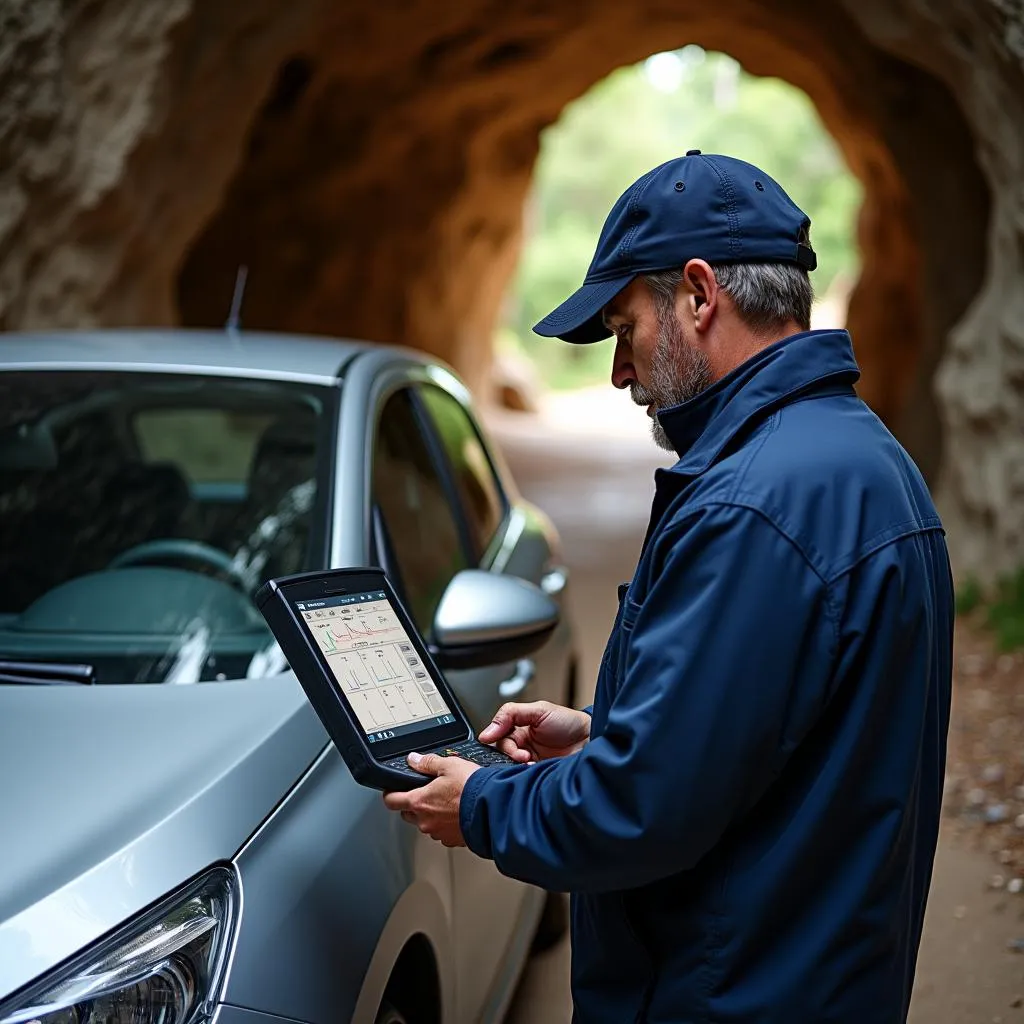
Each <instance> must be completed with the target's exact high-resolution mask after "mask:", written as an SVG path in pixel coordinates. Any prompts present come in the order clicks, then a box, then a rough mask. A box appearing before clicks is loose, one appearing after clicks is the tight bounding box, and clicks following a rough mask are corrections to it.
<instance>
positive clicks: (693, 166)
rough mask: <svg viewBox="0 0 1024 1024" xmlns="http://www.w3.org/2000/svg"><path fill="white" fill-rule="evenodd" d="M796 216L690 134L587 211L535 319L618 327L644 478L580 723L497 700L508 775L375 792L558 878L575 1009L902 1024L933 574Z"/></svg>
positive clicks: (761, 181) (918, 876) (587, 1015)
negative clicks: (571, 263) (825, 322)
mask: <svg viewBox="0 0 1024 1024" xmlns="http://www.w3.org/2000/svg"><path fill="white" fill-rule="evenodd" d="M808 229H809V221H808V219H807V217H806V216H804V214H803V213H801V211H800V210H799V209H797V207H796V206H795V205H794V204H793V203H792V201H791V200H790V199H789V197H788V196H787V195H786V194H785V193H784V192H783V191H782V189H781V188H780V187H779V186H778V185H777V184H776V183H775V182H774V181H772V179H771V178H769V177H768V175H766V174H764V173H763V172H762V171H759V170H757V169H756V168H755V167H752V166H750V165H749V164H746V163H743V162H741V161H738V160H733V159H729V158H727V157H721V156H704V155H701V154H700V152H699V151H696V150H693V151H691V152H689V153H688V154H687V155H686V156H685V157H683V158H681V159H678V160H674V161H671V162H669V163H667V164H664V165H662V166H661V167H658V168H656V169H655V170H653V171H651V172H650V173H649V174H647V175H645V176H644V177H643V178H641V179H640V180H639V181H638V182H636V183H635V184H634V185H633V186H631V187H630V188H629V189H628V190H627V191H626V193H625V194H624V195H623V196H622V197H621V198H620V199H619V200H618V202H617V203H616V204H615V206H614V207H613V209H612V211H611V214H610V215H609V217H608V220H607V222H606V223H605V226H604V229H603V231H602V234H601V238H600V241H599V243H598V246H597V252H596V255H595V257H594V261H593V263H592V264H591V267H590V269H589V271H588V272H587V277H586V280H585V282H584V284H583V286H582V287H581V288H580V290H579V291H578V292H576V294H575V295H573V296H572V297H571V298H570V299H568V300H567V301H566V302H565V303H563V304H562V305H561V306H560V307H559V308H558V309H556V310H555V311H554V312H553V313H551V314H550V315H549V316H548V317H546V318H545V319H544V320H543V321H541V323H540V324H538V326H537V328H536V330H537V331H538V332H539V333H541V334H544V335H548V336H558V337H561V338H563V339H565V340H566V341H569V342H573V343H579V344H586V343H587V342H592V341H597V340H598V339H599V338H601V337H604V336H606V335H607V334H608V333H613V334H614V335H615V336H616V338H617V343H616V349H615V356H614V365H613V368H612V381H613V383H614V384H615V386H616V387H619V388H627V387H628V388H629V389H630V391H631V393H632V397H633V400H634V401H636V402H638V403H639V404H641V405H645V406H647V411H648V413H649V414H650V415H651V416H652V417H653V418H654V420H653V422H654V435H655V438H656V439H657V440H658V441H659V443H661V444H664V445H666V446H670V447H671V448H673V449H674V450H675V452H676V453H677V455H678V457H679V461H678V462H677V463H676V464H675V465H674V466H673V467H672V468H671V469H669V470H658V471H657V473H656V482H657V487H656V494H655V498H654V504H653V508H652V512H651V521H650V526H649V528H648V531H647V536H646V539H645V542H644V546H643V549H642V553H641V556H640V560H639V564H638V565H637V568H636V572H635V574H634V576H633V579H632V581H631V582H630V584H629V585H628V588H626V587H623V588H620V606H619V612H618V615H617V616H616V619H615V625H614V628H613V630H612V635H611V638H610V640H609V642H608V646H607V648H606V650H605V654H604V660H603V661H602V664H601V670H600V676H599V679H598V681H597V690H596V698H595V702H594V705H593V708H592V712H591V714H592V717H591V714H588V713H585V712H578V711H572V710H569V709H565V708H556V707H554V706H552V705H550V704H544V703H541V704H525V705H514V704H513V705H506V706H505V707H503V708H502V709H501V710H500V711H499V713H498V715H497V716H496V718H495V720H494V722H493V723H492V724H491V725H490V726H488V727H487V729H485V730H484V732H483V733H482V734H481V737H480V738H481V739H482V740H483V741H484V742H498V744H499V746H501V747H502V749H505V750H506V751H509V752H512V753H514V756H515V757H516V759H517V760H520V761H523V762H536V763H534V764H524V765H522V766H519V765H517V766H514V767H505V768H483V769H477V768H475V767H474V766H472V765H469V764H467V763H466V762H460V761H457V760H443V759H440V758H434V757H430V758H417V757H416V756H415V755H411V756H410V761H411V762H412V763H414V764H415V765H416V766H417V767H418V768H419V769H420V770H421V771H424V772H426V773H428V774H430V775H436V776H438V778H437V779H436V780H435V781H433V782H431V783H430V784H429V785H427V786H425V787H423V788H422V789H420V790H418V791H416V792H414V793H409V794H388V795H387V796H386V798H385V799H386V802H387V804H388V806H389V807H392V808H394V809H397V810H401V811H402V813H403V817H405V818H406V819H407V820H409V821H412V822H415V823H417V824H418V825H419V827H420V829H421V830H422V831H424V832H426V833H428V834H430V835H432V836H434V837H435V838H438V839H440V840H441V841H442V842H444V843H445V844H446V845H456V844H462V843H465V844H466V845H468V846H469V848H470V849H471V850H473V851H474V852H475V853H477V854H479V855H480V856H482V857H492V858H493V859H494V861H495V863H496V864H497V866H498V868H499V869H500V870H501V871H503V872H504V873H505V874H508V875H512V876H514V877H517V878H522V879H524V880H526V881H528V882H532V883H534V884H536V885H540V886H543V887H545V888H548V889H554V890H568V891H570V892H571V893H572V894H573V931H572V941H573V963H572V986H573V1001H574V1006H575V1014H576V1019H577V1020H578V1021H580V1022H608V1024H624V1022H627V1021H649V1022H652V1024H653V1022H658V1024H667V1022H673V1024H675V1022H697V1021H714V1022H730V1024H733V1022H735V1024H739V1022H743V1024H755V1022H756V1024H810V1022H821V1021H838V1022H844V1024H864V1022H885V1024H889V1022H894V1021H903V1020H904V1019H905V1018H906V1015H907V1008H908V1003H909V1000H910V992H911V985H912V981H913V974H914V966H915V960H916V956H917V949H918V942H919V939H920V935H921V923H922V917H923V914H924V907H925V900H926V896H927V892H928V885H929V881H930V878H931V869H932V859H933V855H934V851H935V842H936V834H937V829H938V821H939V808H940V798H941V790H942V780H943V770H944V762H945V745H946V730H947V724H948V716H949V700H950V684H951V657H952V653H951V647H952V624H953V594H952V585H951V580H950V573H949V564H948V558H947V552H946V547H945V541H944V539H943V533H942V528H941V525H940V523H939V519H938V517H937V515H936V513H935V509H934V507H933V505H932V502H931V499H930V498H929V495H928V491H927V488H926V487H925V484H924V482H923V480H922V479H921V476H920V474H919V473H918V471H917V469H916V467H915V466H914V464H913V463H912V462H911V460H910V458H909V457H908V456H907V454H906V453H905V452H904V451H903V450H902V448H900V446H899V445H898V444H897V442H896V441H895V439H894V438H893V437H892V436H891V435H890V434H889V432H888V431H887V430H886V429H885V427H884V426H883V425H882V424H881V422H880V421H879V420H878V419H877V417H875V416H874V415H873V414H872V413H871V411H870V410H869V409H868V408H867V407H866V406H865V405H864V404H863V403H862V402H861V401H860V400H859V399H858V398H857V396H856V394H855V392H854V383H855V381H856V380H857V377H858V371H857V366H856V363H855V362H854V358H853V352H852V348H851V342H850V338H849V336H848V335H847V333H846V332H845V331H810V330H809V320H810V307H811V287H810V283H809V280H808V275H807V272H808V270H811V269H813V268H814V266H815V263H816V257H815V255H814V253H813V251H812V250H811V248H810V244H809V240H808Z"/></svg>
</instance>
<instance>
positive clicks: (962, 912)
mask: <svg viewBox="0 0 1024 1024" xmlns="http://www.w3.org/2000/svg"><path fill="white" fill-rule="evenodd" d="M953 916H954V917H955V918H956V919H957V920H958V921H962V920H963V919H964V918H965V917H966V916H967V908H966V907H965V906H964V905H963V904H960V905H959V906H957V907H954V908H953Z"/></svg>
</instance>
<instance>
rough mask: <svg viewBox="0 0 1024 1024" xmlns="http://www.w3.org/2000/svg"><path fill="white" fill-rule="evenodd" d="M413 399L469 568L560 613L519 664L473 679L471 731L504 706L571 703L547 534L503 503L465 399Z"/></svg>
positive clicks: (567, 643) (520, 509)
mask: <svg viewBox="0 0 1024 1024" xmlns="http://www.w3.org/2000/svg"><path fill="white" fill-rule="evenodd" d="M417 395H418V397H419V398H420V400H421V401H422V402H423V405H424V408H425V409H426V411H427V414H428V416H429V417H430V420H431V424H432V426H433V427H434V429H435V432H436V434H437V437H438V441H439V444H440V446H441V448H442V450H443V456H444V459H445V461H446V463H447V467H448V472H449V474H450V475H451V478H452V482H453V491H454V492H455V494H456V496H457V498H458V500H459V503H460V504H461V507H462V517H463V519H464V521H465V523H466V526H467V529H468V533H469V544H470V546H471V549H472V551H473V556H474V558H475V559H476V563H477V564H478V565H480V566H481V567H482V568H485V569H488V570H490V571H491V572H501V573H504V574H506V575H512V576H518V577H520V578H522V579H525V580H528V581H530V582H531V583H534V584H537V585H539V586H541V587H542V588H543V589H544V590H545V591H546V592H547V593H548V594H549V595H550V596H551V597H552V598H553V599H554V600H555V601H556V602H557V603H558V604H559V605H560V607H561V608H562V612H563V615H562V621H561V623H560V625H559V628H558V630H557V632H556V634H555V635H554V636H553V637H552V638H551V639H550V640H549V642H548V643H546V644H545V645H544V647H543V648H542V649H541V650H539V651H536V652H534V654H533V655H531V656H530V658H528V659H523V660H521V661H519V662H510V663H508V664H506V665H495V666H491V667H490V668H487V669H485V670H482V671H481V672H479V673H478V674H477V675H476V676H475V677H474V678H473V680H472V685H471V686H468V687H467V691H468V693H469V694H470V696H469V698H468V699H469V702H470V704H469V706H468V707H467V710H468V711H470V713H471V716H472V715H473V714H474V713H475V718H476V720H475V722H474V724H476V725H478V726H482V725H485V724H486V723H487V722H488V721H489V720H490V718H491V716H492V715H493V712H494V709H495V708H497V707H500V706H501V705H502V704H504V703H505V702H506V701H520V702H523V701H531V700H540V699H545V700H550V701H554V702H555V703H566V702H567V701H569V700H570V699H571V694H569V693H568V686H567V676H568V674H569V671H570V669H569V660H570V654H571V639H570V630H569V624H568V622H567V620H566V616H565V614H564V613H565V608H564V604H563V601H564V598H565V592H564V588H565V584H566V580H567V570H566V569H564V567H562V566H561V565H560V564H559V563H560V559H559V558H558V557H556V552H555V551H553V550H552V542H554V541H555V535H554V531H553V528H552V527H551V525H550V523H548V522H547V520H546V519H545V518H544V516H543V514H542V513H541V512H540V511H539V510H537V509H535V508H533V507H532V506H530V505H528V504H527V503H526V502H523V501H522V500H519V501H517V502H515V504H513V503H512V501H511V500H510V499H509V496H508V494H507V488H506V486H505V483H504V481H503V479H502V474H501V473H500V472H499V471H498V469H497V467H496V466H495V464H494V461H493V459H494V457H495V456H494V454H493V449H492V448H490V446H489V445H488V444H487V442H486V439H485V436H484V434H483V431H482V429H481V427H480V424H479V423H478V422H477V421H476V419H475V417H474V416H473V413H472V408H471V406H469V405H468V396H465V395H463V396H462V397H461V398H460V397H457V396H456V395H455V394H452V393H451V392H449V391H446V390H444V389H442V388H440V387H438V386H436V385H433V384H423V385H420V386H419V387H418V388H417Z"/></svg>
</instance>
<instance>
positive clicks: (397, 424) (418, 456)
mask: <svg viewBox="0 0 1024 1024" xmlns="http://www.w3.org/2000/svg"><path fill="white" fill-rule="evenodd" d="M425 404H426V403H425V402H424V401H423V399H422V396H421V395H418V394H414V392H413V390H412V389H411V388H402V389H400V390H398V391H396V392H394V393H393V394H392V395H390V397H389V398H388V399H387V400H386V401H385V403H384V405H383V407H382V410H381V414H380V418H379V421H378V423H377V428H376V432H375V435H374V441H373V446H372V448H373V454H372V458H373V465H372V470H371V490H372V500H373V505H374V519H375V532H376V534H377V546H378V549H379V550H378V555H379V556H380V560H381V561H382V562H383V563H385V566H386V568H387V569H388V572H389V575H390V576H391V578H392V579H393V581H394V583H395V585H396V587H398V588H399V590H400V592H401V593H402V595H403V598H404V600H405V601H406V602H407V606H408V608H409V610H410V614H411V615H412V618H413V620H414V621H415V623H416V625H417V627H418V628H419V630H420V632H421V633H422V634H423V635H424V636H426V637H428V638H429V636H430V633H431V630H432V625H433V620H434V614H435V613H436V610H437V605H438V603H439V602H440V599H441V596H442V594H443V593H444V590H445V588H446V587H447V585H448V583H449V582H450V580H451V578H452V577H453V576H454V575H455V574H456V573H457V572H458V571H459V570H460V569H463V568H467V567H471V566H475V565H478V564H479V561H480V559H479V547H478V545H479V538H477V539H474V534H473V533H472V532H471V530H472V528H471V527H470V526H469V525H468V524H467V522H466V519H465V516H464V514H463V508H462V499H461V497H460V496H459V492H458V490H457V487H458V485H457V484H456V483H455V481H454V479H453V474H452V472H451V467H450V464H449V462H448V459H447V457H446V456H445V455H444V452H443V449H442V448H441V447H440V446H439V436H440V435H439V433H435V431H434V429H433V427H432V423H433V421H432V420H431V419H428V415H427V412H426V408H425ZM478 498H480V496H478ZM481 500H482V499H481ZM488 500H492V501H500V502H503V504H502V505H501V506H500V507H499V508H497V509H494V510H491V512H490V514H491V515H492V518H493V517H494V516H497V517H498V518H499V519H503V518H504V517H505V515H506V511H507V502H505V501H504V498H503V496H501V495H500V494H499V495H495V494H494V493H493V492H492V494H491V495H490V496H488ZM482 507H483V506H481V508H482ZM380 549H383V550H380ZM515 671H516V666H515V664H511V665H509V664H506V665H502V666H494V667H490V668H484V669H475V670H473V671H471V672H451V673H449V674H448V678H449V681H450V682H451V684H452V687H453V688H454V689H455V691H456V692H457V693H458V695H459V699H460V700H461V701H462V702H463V704H464V706H465V707H466V710H467V713H468V714H469V715H470V717H471V718H472V719H474V725H476V726H477V727H479V726H480V725H481V724H482V722H483V721H484V720H489V718H490V716H491V715H492V714H493V712H494V711H495V710H496V708H497V706H498V704H499V703H501V701H502V700H504V698H503V697H501V696H500V693H499V686H500V684H501V682H502V681H504V680H507V679H508V678H509V676H510V674H514V673H515ZM526 688H528V687H526ZM451 862H452V871H453V879H454V887H453V892H454V896H453V904H454V906H453V914H454V920H453V931H454V937H455V948H456V949H457V950H458V957H459V963H458V967H457V982H456V984H457V985H458V987H459V996H458V1002H459V1006H460V1008H461V1011H462V1014H463V1016H464V1019H467V1020H475V1019H477V1018H478V1017H479V1016H480V1015H481V1013H482V1011H484V1010H485V1008H486V1005H487V999H488V997H489V996H491V995H492V994H493V993H494V992H496V991H498V990H500V989H503V988H504V987H505V986H506V985H507V982H508V979H507V978H506V977H504V974H505V969H506V967H507V966H508V963H507V954H508V952H509V949H510V946H511V945H512V944H513V943H515V942H517V940H518V941H520V942H521V940H522V932H523V929H524V927H525V926H526V924H528V923H529V919H530V917H531V913H530V912H531V908H534V909H535V906H536V903H537V894H536V892H535V891H534V890H531V889H529V888H528V887H527V886H524V885H523V884H522V883H520V882H516V881H514V880H513V879H510V878H506V877H505V876H503V875H501V874H500V873H499V872H498V871H497V869H496V868H495V867H494V864H493V863H492V862H491V861H487V860H481V859H480V858H478V857H476V856H474V855H473V854H471V853H469V852H468V851H467V850H464V849H457V850H452V851H451Z"/></svg>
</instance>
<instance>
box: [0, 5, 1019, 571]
mask: <svg viewBox="0 0 1024 1024" xmlns="http://www.w3.org/2000/svg"><path fill="white" fill-rule="evenodd" d="M688 42H698V43H700V44H702V45H704V46H706V47H708V48H713V49H722V50H725V51H727V52H729V53H731V54H732V55H733V56H735V57H736V58H737V59H738V60H740V61H741V62H742V63H743V64H744V65H745V66H746V67H747V68H748V69H749V70H750V71H752V72H754V73H756V74H774V75H778V76H780V77H784V78H786V79H788V80H789V81H791V82H793V83H794V84H796V85H798V86H800V87H801V88H803V89H804V90H805V91H806V92H807V93H808V94H809V95H810V96H811V97H812V99H813V100H814V101H815V103H816V104H817V105H818V108H819V110H820V112H821V114H822V117H823V119H824V121H825V123H826V124H827V125H828V127H829V128H830V130H831V131H832V132H833V134H834V135H835V137H836V139H837V141H838V143H839V145H840V147H841V148H842V150H843V152H844V154H845V156H846V159H847V161H848V163H849V164H850V166H851V168H852V169H853V171H854V172H855V173H856V174H857V175H858V176H859V177H860V179H861V180H862V182H863V183H864V186H865V204H864V209H863V211H862V215H861V220H860V242H861V248H862V259H863V275H862V279H861V281H860V283H859V284H858V286H857V289H856V290H855V293H854V296H853V298H852V302H851V309H850V326H851V329H852V331H853V333H854V336H855V341H856V344H857V349H858V358H859V359H860V361H861V363H862V366H863V369H864V382H863V388H862V393H863V394H864V396H865V397H866V398H867V399H868V400H869V401H871V402H872V404H873V405H874V406H875V408H877V409H878V410H879V412H880V413H881V414H882V415H883V417H884V418H885V419H886V420H887V422H889V423H890V424H891V425H892V426H893V428H894V429H895V430H896V431H897V433H898V434H899V436H900V437H901V438H902V439H903V440H904V442H905V443H906V444H907V445H908V447H909V448H910V449H911V450H912V451H913V453H914V454H915V456H916V457H917V458H918V460H919V461H920V463H921V464H922V466H923V467H924V468H925V470H926V471H927V472H928V473H929V475H930V476H931V477H932V478H933V479H936V480H938V481H939V488H940V491H941V494H942V499H943V511H944V514H945V516H946V518H947V521H948V524H949V526H950V529H951V534H952V536H953V541H954V545H955V552H956V554H957V558H958V562H959V563H960V564H961V565H962V566H963V567H964V569H965V571H971V572H975V573H978V574H980V575H982V576H990V575H992V574H993V573H995V572H996V571H998V570H999V569H1000V568H1002V567H1004V566H1009V565H1015V564H1024V535H1022V532H1021V529H1020V522H1019V521H1020V518H1021V509H1022V508H1024V451H1021V448H1022V447H1024V442H1022V441H1021V438H1022V436H1024V432H1022V429H1021V428H1022V427H1024V405H1022V403H1021V401H1020V396H1019V389H1020V387H1021V386H1022V385H1021V382H1022V380H1024V373H1022V360H1024V327H1022V323H1024V318H1022V316H1021V315H1020V314H1021V313H1022V312H1024V309H1022V304H1024V289H1022V288H1021V284H1020V281H1021V275H1020V271H1021V261H1022V259H1024V194H1022V191H1021V188H1020V185H1019V182H1020V180H1021V171H1022V169H1024V168H1022V163H1024V134H1022V133H1021V130H1020V129H1021V128H1022V127H1024V110H1022V109H1021V107H1022V102H1024V101H1022V99H1021V97H1022V96H1024V89H1022V78H1024V74H1022V68H1024V15H1022V13H1021V9H1020V4H1019V3H1018V2H1017V0H977V2H975V3H968V2H967V0H951V2H949V3H943V4H940V3H939V2H938V0H891V2H890V0H866V3H857V4H855V3H853V0H844V3H843V4H841V5H824V4H815V3H813V2H812V0H722V2H721V3H719V4H718V5H714V6H713V7H711V8H709V7H708V6H707V5H702V4H698V3H696V2H695V0H673V2H672V3H668V2H667V0H636V2H635V3H633V4H621V3H616V2H613V0H588V3H587V4H586V5H585V6H584V7H583V8H581V7H580V6H579V5H578V4H570V3H568V2H567V0H555V2H545V3H540V2H538V0H504V2H502V3H497V2H496V0H465V2H464V3H460V4H457V5H455V4H448V5H438V4H433V3H429V2H427V0H382V2H381V3H378V4H376V5H373V6H370V5H358V6H357V5H354V4H346V5H338V4H329V3H327V2H326V0H292V3H290V4H288V5H280V4H274V3H272V2H271V0H251V2H249V3H247V4H237V3H232V2H230V0H205V2H204V3H202V4H200V3H198V0H162V2H161V3H154V2H153V0H93V2H91V3H87V4H80V5H69V4H60V3H58V2H56V0H0V326H3V327H5V328H8V329H11V328H16V327H27V326H44V325H45V326H51V325H63V326H81V325H87V324H90V325H91V324H132V323H173V322H182V323H185V324H220V323H223V321H224V318H225V316H226V313H227V309H228V305H229V302H230V297H231V290H232V284H233V281H234V276H235V272H236V269H237V267H238V265H239V264H241V263H245V264H246V265H247V266H248V267H249V288H248V293H247V296H246V304H245V311H244V320H245V323H246V325H247V326H252V327H257V326H258V327H267V328H278V329H284V330H298V331H310V332H314V333H327V334H341V335H352V336H363V337H370V338H374V339H377V340H381V341H388V342H399V343H403V344H409V345H415V346H418V347H422V348H425V349H428V350H429V351H432V352H435V353H437V354H439V355H441V356H443V357H445V358H447V359H448V360H450V361H451V362H452V363H453V364H454V365H456V366H457V367H458V368H459V369H460V370H461V371H462V372H463V373H464V374H465V375H466V376H467V377H468V378H469V380H470V382H471V383H474V384H477V385H480V384H481V383H482V382H483V381H484V380H485V379H486V374H487V367H488V363H489V358H490V355H489V339H490V334H491V328H492V325H493V323H494V320H495V318H496V316H497V313H498V310H499V306H500V302H501V297H502V294H503V291H504V288H505V286H506V283H507V280H508V277H509V275H510V273H511V271H512V268H513V266H514V264H515V260H516V258H517V255H518V247H519V239H520V225H521V212H522V203H523V199H524V197H525V195H526V190H527V188H528V185H529V179H530V174H531V170H532V166H533V162H534V160H535V157H536V153H537V145H538V133H539V131H540V130H541V129H542V128H543V127H544V126H546V125H547V124H550V123H551V122H553V121H554V120H555V119H556V118H557V117H558V115H559V112H560V111H561V109H562V107H563V106H564V105H565V104H566V103H567V102H568V101H570V100H571V99H572V98H574V97H575V96H578V95H579V94H581V93H582V92H584V91H585V90H586V89H587V88H588V87H589V86H590V85H592V84H593V83H594V82H596V81H597V80H599V79H600V78H601V77H603V76H604V75H606V74H607V73H608V72H610V71H611V70H613V68H614V67H616V66H619V65H622V64H626V63H630V62H632V61H635V60H639V59H641V58H643V57H645V56H647V55H648V54H650V53H652V52H655V51H658V50H664V49H669V48H672V47H676V46H680V45H683V44H685V43H688ZM609 130H610V131H627V132H628V130H629V126H628V125H617V126H609ZM766 130H770V125H768V126H766ZM679 148H680V150H684V149H686V148H687V141H686V140H683V139H681V140H680V145H679ZM936 380H937V381H938V385H939V386H938V389H936V386H935V385H936ZM937 396H938V401H937V400H936V397H937Z"/></svg>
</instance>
